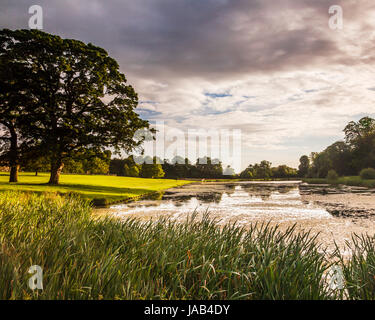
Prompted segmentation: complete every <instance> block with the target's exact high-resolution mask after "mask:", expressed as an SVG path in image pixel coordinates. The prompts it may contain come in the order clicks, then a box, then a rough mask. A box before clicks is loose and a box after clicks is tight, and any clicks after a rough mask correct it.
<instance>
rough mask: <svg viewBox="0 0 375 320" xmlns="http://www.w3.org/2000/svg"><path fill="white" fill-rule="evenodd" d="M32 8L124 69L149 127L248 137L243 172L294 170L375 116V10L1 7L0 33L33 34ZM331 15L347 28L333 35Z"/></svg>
mask: <svg viewBox="0 0 375 320" xmlns="http://www.w3.org/2000/svg"><path fill="white" fill-rule="evenodd" d="M34 4H38V5H40V6H41V7H42V8H43V30H44V31H46V32H49V33H54V34H58V35H60V36H62V37H64V38H74V39H78V40H81V41H84V42H86V43H88V42H91V43H93V44H95V45H98V46H101V47H103V48H104V49H106V50H107V52H108V53H109V54H110V56H112V57H113V58H115V59H116V60H117V61H118V62H119V65H120V69H121V71H122V72H123V73H124V74H125V75H126V78H127V80H128V82H129V84H131V85H133V86H134V88H135V90H136V91H137V92H138V94H139V100H140V104H139V107H138V108H137V110H138V113H139V114H140V115H141V117H142V118H144V119H147V120H150V121H151V122H153V121H164V123H165V125H166V127H167V128H178V129H179V130H183V131H187V130H189V129H202V128H203V129H207V128H211V129H217V130H220V129H229V130H233V129H239V130H241V132H242V152H241V160H242V161H241V166H240V168H236V169H237V171H238V170H239V169H243V168H245V167H247V165H249V164H250V163H256V162H260V161H261V160H268V161H271V162H272V164H273V165H280V164H287V165H290V166H294V167H297V166H298V163H299V158H300V156H302V155H303V154H310V153H311V152H312V151H314V152H316V151H322V150H323V149H325V147H327V146H328V145H330V144H332V143H333V142H335V141H337V140H342V139H343V137H344V135H343V129H344V127H345V125H346V124H347V123H348V122H349V121H352V120H355V121H356V120H359V119H360V118H362V117H363V116H372V117H375V103H374V102H375V82H374V79H375V78H374V67H375V48H374V46H375V41H374V40H375V3H374V1H371V0H357V1H356V0H332V1H327V0H314V1H312V0H278V1H274V0H136V1H134V0H106V1H104V0H103V1H99V0H79V1H77V0H65V1H61V0H48V1H47V0H44V1H43V0H39V1H38V2H36V1H29V0H17V1H14V0H0V28H10V29H18V28H28V21H29V18H30V16H31V15H30V14H29V13H28V10H29V7H30V6H31V5H34ZM332 5H337V6H340V7H341V8H342V12H343V20H342V22H343V25H342V28H336V29H334V28H331V27H330V24H329V23H330V21H331V23H332V16H334V14H332V13H331V14H330V13H329V8H330V7H331V6H332ZM330 19H331V20H330ZM335 21H336V22H337V20H335ZM331 26H332V24H331Z"/></svg>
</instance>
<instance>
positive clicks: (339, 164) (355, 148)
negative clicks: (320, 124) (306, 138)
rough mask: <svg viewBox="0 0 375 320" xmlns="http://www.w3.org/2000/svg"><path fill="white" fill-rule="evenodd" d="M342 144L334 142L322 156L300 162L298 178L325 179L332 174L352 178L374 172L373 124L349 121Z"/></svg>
mask: <svg viewBox="0 0 375 320" xmlns="http://www.w3.org/2000/svg"><path fill="white" fill-rule="evenodd" d="M344 132H345V140H344V141H337V142H335V143H333V144H332V145H330V146H329V147H327V148H326V149H325V150H324V151H322V152H313V153H311V155H310V157H308V156H307V155H304V156H302V157H301V159H300V165H299V174H300V176H302V177H308V178H326V177H327V175H328V172H329V171H332V170H334V171H335V172H336V173H337V174H338V175H340V176H352V175H353V176H354V175H358V174H360V172H361V171H362V170H363V169H366V168H375V120H374V119H372V118H370V117H364V118H362V119H361V120H359V121H358V122H355V121H351V122H350V123H349V124H348V125H347V126H346V127H345V129H344Z"/></svg>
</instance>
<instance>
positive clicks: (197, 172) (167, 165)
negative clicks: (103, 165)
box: [110, 156, 234, 179]
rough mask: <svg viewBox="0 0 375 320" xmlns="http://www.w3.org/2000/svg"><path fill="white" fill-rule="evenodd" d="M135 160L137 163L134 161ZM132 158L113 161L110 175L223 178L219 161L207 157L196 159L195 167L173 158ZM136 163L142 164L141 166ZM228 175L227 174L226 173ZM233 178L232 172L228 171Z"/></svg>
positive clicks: (184, 160) (185, 160)
mask: <svg viewBox="0 0 375 320" xmlns="http://www.w3.org/2000/svg"><path fill="white" fill-rule="evenodd" d="M135 160H137V161H135ZM135 160H134V158H133V156H130V157H128V158H127V159H123V160H121V159H113V160H112V161H111V165H110V173H111V174H116V175H119V176H128V177H142V178H161V177H165V178H168V179H180V178H211V179H215V178H223V167H222V164H221V162H220V161H219V160H217V159H211V158H209V157H205V158H201V159H197V162H196V164H195V165H193V164H191V162H190V161H189V159H184V158H182V157H178V156H177V157H174V158H173V159H172V160H168V159H165V160H164V161H161V159H159V158H156V157H155V158H154V159H151V158H150V157H146V158H142V159H139V158H138V159H135ZM138 163H144V164H142V165H140V164H138ZM226 173H228V172H226ZM230 173H231V175H233V176H234V170H231V171H230Z"/></svg>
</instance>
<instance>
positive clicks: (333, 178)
mask: <svg viewBox="0 0 375 320" xmlns="http://www.w3.org/2000/svg"><path fill="white" fill-rule="evenodd" d="M338 179H339V175H338V174H337V173H336V171H335V170H329V171H328V174H327V180H328V181H332V182H334V181H337V180H338Z"/></svg>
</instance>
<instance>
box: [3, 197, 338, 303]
mask: <svg viewBox="0 0 375 320" xmlns="http://www.w3.org/2000/svg"><path fill="white" fill-rule="evenodd" d="M314 240H315V238H314V237H311V236H310V234H309V233H297V232H296V231H295V230H294V228H290V229H288V230H287V231H279V230H278V229H277V228H276V227H270V226H269V225H251V226H250V229H249V230H247V231H246V230H244V229H243V228H239V227H237V226H235V225H226V226H224V227H223V228H221V227H219V226H218V225H217V222H216V221H215V220H212V219H210V218H209V217H208V216H205V217H204V218H203V220H197V218H196V217H194V215H193V216H192V217H190V218H189V220H187V221H186V222H185V223H176V222H173V221H170V220H166V219H164V220H159V221H156V222H140V221H138V220H133V219H128V220H125V221H119V220H115V219H113V218H112V219H111V218H108V217H106V218H100V219H93V218H92V217H91V208H90V206H89V204H88V202H87V201H85V200H83V199H81V198H76V197H60V196H56V195H55V196H53V195H42V196H39V195H36V194H24V193H23V194H20V193H2V194H1V195H0V299H329V298H331V297H332V295H331V294H332V292H330V289H329V288H328V286H327V285H326V284H325V282H324V281H322V278H323V277H324V273H325V271H326V269H327V268H328V267H329V263H328V262H327V261H326V259H325V256H324V254H323V253H321V252H320V251H319V247H318V246H317V245H316V244H315V241H314ZM31 265H39V266H41V267H42V269H43V277H44V278H43V279H44V280H43V287H44V290H43V291H41V290H39V291H37V290H36V291H34V292H33V291H31V290H30V289H29V288H28V279H29V277H30V274H28V273H27V271H28V269H29V267H30V266H31Z"/></svg>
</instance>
